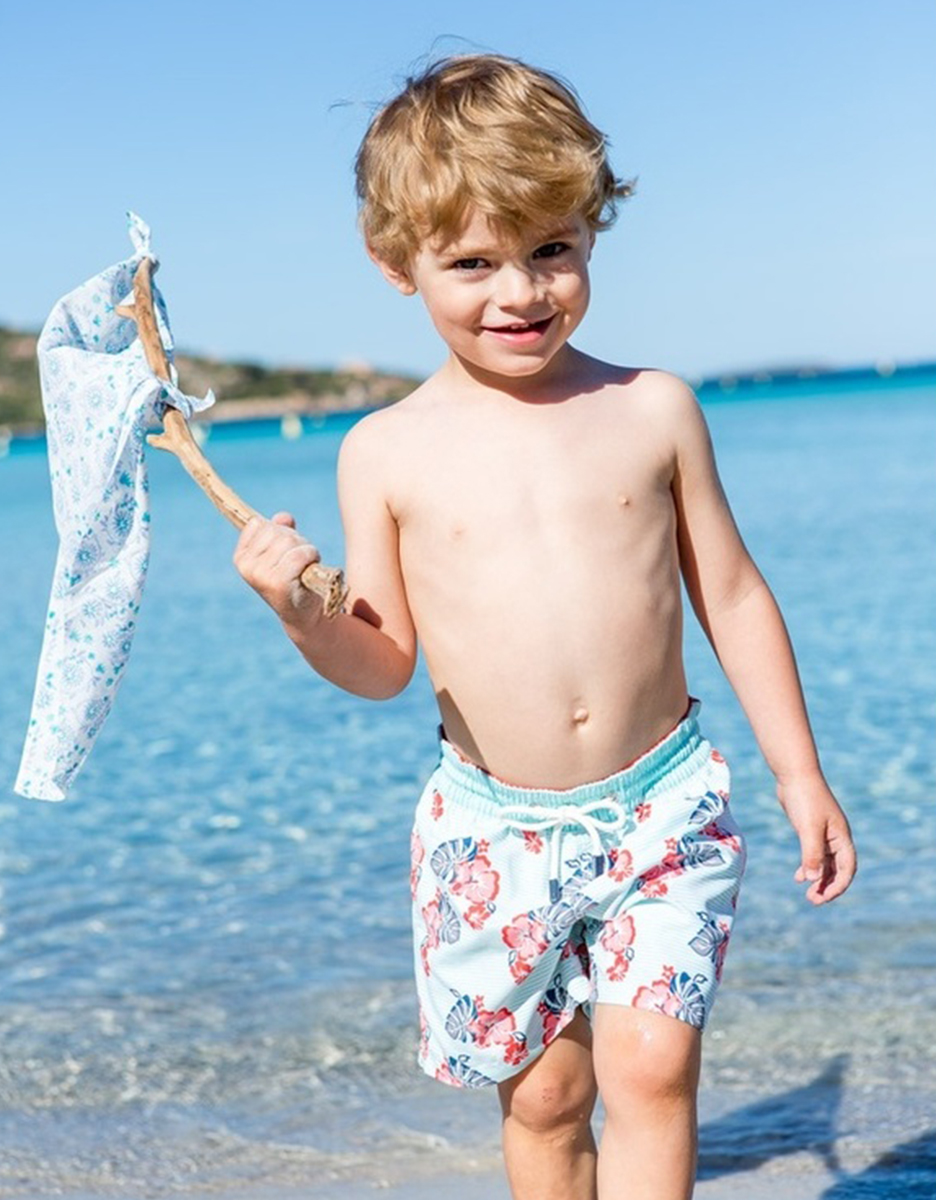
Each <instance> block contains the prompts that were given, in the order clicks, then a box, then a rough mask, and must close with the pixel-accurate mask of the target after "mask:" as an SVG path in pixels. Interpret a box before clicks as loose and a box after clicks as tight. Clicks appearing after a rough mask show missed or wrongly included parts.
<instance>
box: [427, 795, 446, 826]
mask: <svg viewBox="0 0 936 1200" xmlns="http://www.w3.org/2000/svg"><path fill="white" fill-rule="evenodd" d="M444 804H445V801H444V800H443V799H442V793H441V792H435V791H434V792H433V793H432V808H430V810H429V812H430V814H431V815H432V819H433V820H434V821H438V819H439V817H441V816H442V812H443V806H444Z"/></svg>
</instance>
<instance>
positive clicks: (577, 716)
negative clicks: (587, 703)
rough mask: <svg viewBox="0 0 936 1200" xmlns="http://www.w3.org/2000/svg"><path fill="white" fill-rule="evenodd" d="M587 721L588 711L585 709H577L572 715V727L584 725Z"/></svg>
mask: <svg viewBox="0 0 936 1200" xmlns="http://www.w3.org/2000/svg"><path fill="white" fill-rule="evenodd" d="M587 720H588V709H587V708H577V709H576V710H575V712H574V713H573V714H572V724H573V725H584V724H585V722H586V721H587Z"/></svg>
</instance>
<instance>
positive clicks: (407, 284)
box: [367, 246, 416, 296]
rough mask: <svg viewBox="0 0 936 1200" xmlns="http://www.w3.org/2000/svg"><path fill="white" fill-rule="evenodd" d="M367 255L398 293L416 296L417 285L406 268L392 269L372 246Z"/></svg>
mask: <svg viewBox="0 0 936 1200" xmlns="http://www.w3.org/2000/svg"><path fill="white" fill-rule="evenodd" d="M367 254H368V257H369V258H370V260H371V262H372V263H374V264H375V266H376V267H377V268H378V270H379V271H380V273H381V275H383V277H384V279H386V281H387V283H389V284H392V285H393V287H395V288H396V290H397V291H398V292H402V293H403V295H404V296H415V295H416V284H415V283H413V281H412V279H411V278H410V274H409V271H408V270H407V269H406V267H392V266H391V265H390V264H389V263H388V262H386V261H385V260H384V259H382V258H381V257H380V256H379V255H378V254H376V253H375V252H374V251H373V250H372V249H371V247H370V246H368V247H367Z"/></svg>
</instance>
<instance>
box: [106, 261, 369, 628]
mask: <svg viewBox="0 0 936 1200" xmlns="http://www.w3.org/2000/svg"><path fill="white" fill-rule="evenodd" d="M152 267H153V264H152V260H151V259H149V258H143V259H141V261H140V265H139V266H138V267H137V271H136V275H135V276H134V279H133V304H132V305H129V304H127V305H122V306H121V307H119V308H118V309H117V312H118V313H119V314H120V316H122V317H128V318H129V319H130V320H131V321H134V322H135V323H136V327H137V331H138V332H139V335H140V342H141V344H142V346H143V351H144V353H145V354H146V361H147V363H148V364H149V367H150V370H151V371H152V372H153V374H154V375H156V376H158V377H159V378H160V379H164V380H166V381H167V382H168V381H169V379H170V371H169V362H168V360H167V358H166V352H165V350H164V349H163V344H162V339H161V338H160V336H159V327H158V325H157V323H156V313H155V311H154V309H153V289H152V282H151V276H152ZM147 441H148V442H149V444H150V445H151V446H156V447H158V449H160V450H168V451H169V453H170V454H174V455H175V456H176V458H178V460H179V462H180V463H181V464H182V466H183V467H185V469H186V471H188V473H189V475H191V477H192V478H193V479H194V480H195V482H196V483H197V484H198V486H199V487H200V488H201V489H202V491H203V492H204V493H205V494H206V495H207V496H208V498H209V499H210V500H211V501H212V503H213V504H214V505H215V507H216V508H217V509H218V511H219V512H220V513H221V514H222V515H223V516H225V517H227V519H228V520H229V521H230V522H231V524H232V525H235V526H236V527H237V528H238V529H242V528H243V527H244V525H246V524H247V522H248V521H249V520H250V518H251V517H257V516H259V515H260V514H259V513H258V512H257V511H256V509H253V508H251V507H250V505H249V504H245V502H244V501H243V500H242V499H241V498H240V496H238V494H237V493H236V492H235V491H234V490H233V488H230V487H228V485H227V484H226V483H225V482H224V480H223V479H221V477H220V476H219V475H218V473H217V471H215V469H214V467H212V465H211V463H209V462H208V460H207V459H206V458H205V456H204V454H202V452H201V449H200V447H199V445H198V443H197V442H196V441H195V438H194V437H193V436H192V431H191V429H190V428H189V424H188V421H186V419H185V417H184V416H183V415H182V413H180V412H179V410H178V409H176V408H171V407H170V408H167V409H166V413H165V416H164V417H163V430H162V433H156V434H151V435H150V436H149V437H148V438H147ZM300 582H301V583H302V585H303V587H305V588H307V589H308V591H310V592H314V593H315V594H316V595H317V596H321V598H322V604H323V606H324V612H325V616H326V617H333V616H335V615H336V614H337V613H339V612H341V610H342V607H343V605H344V602H345V599H346V597H347V594H348V589H347V587H346V586H345V583H344V578H343V576H342V573H341V570H340V569H339V568H338V567H326V566H324V565H323V564H322V563H312V564H311V566H308V567H306V569H305V570H304V571H303V572H302V576H301V578H300Z"/></svg>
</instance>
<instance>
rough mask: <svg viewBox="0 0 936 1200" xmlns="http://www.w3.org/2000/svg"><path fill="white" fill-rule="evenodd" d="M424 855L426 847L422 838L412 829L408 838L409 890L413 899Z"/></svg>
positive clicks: (420, 875) (420, 874)
mask: <svg viewBox="0 0 936 1200" xmlns="http://www.w3.org/2000/svg"><path fill="white" fill-rule="evenodd" d="M425 857H426V849H425V847H424V846H423V844H422V839H421V838H420V836H419V834H418V833H417V832H416V830H415V829H414V830H413V833H412V836H411V838H410V892H411V893H412V896H413V899H414V900H415V899H416V888H417V886H418V884H419V880H420V879H421V877H422V861H423V859H424V858H425Z"/></svg>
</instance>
